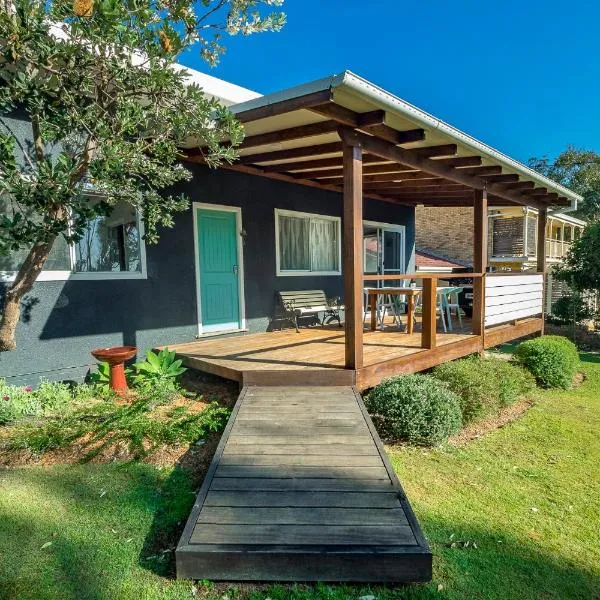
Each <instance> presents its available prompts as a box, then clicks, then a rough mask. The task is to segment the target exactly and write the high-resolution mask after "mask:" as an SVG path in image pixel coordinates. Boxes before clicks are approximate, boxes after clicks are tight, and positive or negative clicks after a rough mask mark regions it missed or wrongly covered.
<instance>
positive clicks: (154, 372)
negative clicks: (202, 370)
mask: <svg viewBox="0 0 600 600" xmlns="http://www.w3.org/2000/svg"><path fill="white" fill-rule="evenodd" d="M182 362H183V361H182V360H180V359H178V360H175V351H170V350H169V349H168V348H163V349H162V350H161V351H160V352H159V353H158V354H156V353H155V352H152V350H148V352H147V353H146V360H143V361H141V362H138V363H135V364H134V365H133V370H134V372H135V375H134V377H133V384H134V385H136V386H138V385H141V384H143V383H144V382H146V381H159V380H162V381H167V382H170V383H171V385H172V386H173V387H176V379H177V377H179V375H181V374H182V373H185V372H186V371H187V369H186V368H185V367H182V366H181V364H182Z"/></svg>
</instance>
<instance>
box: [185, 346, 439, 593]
mask: <svg viewBox="0 0 600 600" xmlns="http://www.w3.org/2000/svg"><path fill="white" fill-rule="evenodd" d="M319 343H322V344H326V343H328V342H327V341H321V342H319ZM342 348H343V346H342ZM176 560H177V575H178V577H180V578H194V579H213V580H245V581H381V582H384V581H387V582H415V581H429V580H430V579H431V552H430V550H429V547H428V545H427V542H426V541H425V539H424V537H423V535H422V533H421V530H420V528H419V525H418V523H417V520H416V518H415V516H414V514H413V512H412V510H411V507H410V505H409V503H408V500H407V499H406V496H405V495H404V492H403V490H402V488H401V486H400V482H399V481H398V479H397V477H396V474H395V473H394V471H393V470H392V468H391V466H390V464H389V462H388V460H387V457H386V455H385V451H384V450H383V448H382V445H381V442H380V440H379V438H378V436H377V433H376V431H375V429H374V427H373V424H372V422H371V420H370V418H369V416H368V414H367V412H366V410H365V408H364V405H363V403H362V399H361V398H360V395H359V394H358V393H357V392H356V391H355V390H354V389H353V388H351V387H300V386H296V387H291V388H290V387H287V388H286V387H245V388H243V390H242V393H241V394H240V397H239V399H238V402H237V404H236V407H235V409H234V411H233V414H232V416H231V419H230V421H229V423H228V425H227V428H226V430H225V432H224V434H223V437H222V439H221V443H220V444H219V447H218V448H217V451H216V453H215V457H214V459H213V462H212V464H211V466H210V469H209V471H208V474H207V476H206V479H205V481H204V484H203V485H202V488H201V490H200V492H199V494H198V497H197V499H196V503H195V504H194V508H193V510H192V512H191V515H190V517H189V520H188V522H187V525H186V527H185V530H184V533H183V535H182V537H181V540H180V542H179V545H178V548H177V551H176Z"/></svg>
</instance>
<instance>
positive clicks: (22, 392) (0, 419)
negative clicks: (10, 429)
mask: <svg viewBox="0 0 600 600" xmlns="http://www.w3.org/2000/svg"><path fill="white" fill-rule="evenodd" d="M40 411H41V406H40V403H39V401H38V399H37V398H36V397H35V394H34V393H33V390H32V388H31V387H30V386H24V387H23V386H17V385H10V384H8V383H6V380H5V379H0V425H5V424H6V423H10V422H11V421H14V420H16V419H19V418H21V417H24V416H28V415H36V414H38V413H39V412H40Z"/></svg>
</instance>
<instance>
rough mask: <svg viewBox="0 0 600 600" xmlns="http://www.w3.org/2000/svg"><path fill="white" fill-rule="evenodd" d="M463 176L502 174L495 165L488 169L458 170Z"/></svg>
mask: <svg viewBox="0 0 600 600" xmlns="http://www.w3.org/2000/svg"><path fill="white" fill-rule="evenodd" d="M460 172H461V173H463V174H464V175H499V174H500V173H502V167H497V166H495V165H493V166H489V167H473V168H470V169H460Z"/></svg>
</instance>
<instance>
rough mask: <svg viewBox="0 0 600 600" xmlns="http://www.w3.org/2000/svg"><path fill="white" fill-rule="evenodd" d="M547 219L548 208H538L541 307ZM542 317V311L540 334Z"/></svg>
mask: <svg viewBox="0 0 600 600" xmlns="http://www.w3.org/2000/svg"><path fill="white" fill-rule="evenodd" d="M547 221H548V209H546V208H540V210H539V212H538V223H537V272H538V273H541V274H542V277H543V288H542V289H543V292H542V308H543V307H544V305H545V302H544V300H545V299H546V293H547V290H546V225H547ZM544 317H545V314H544V312H542V330H541V332H540V335H544Z"/></svg>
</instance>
